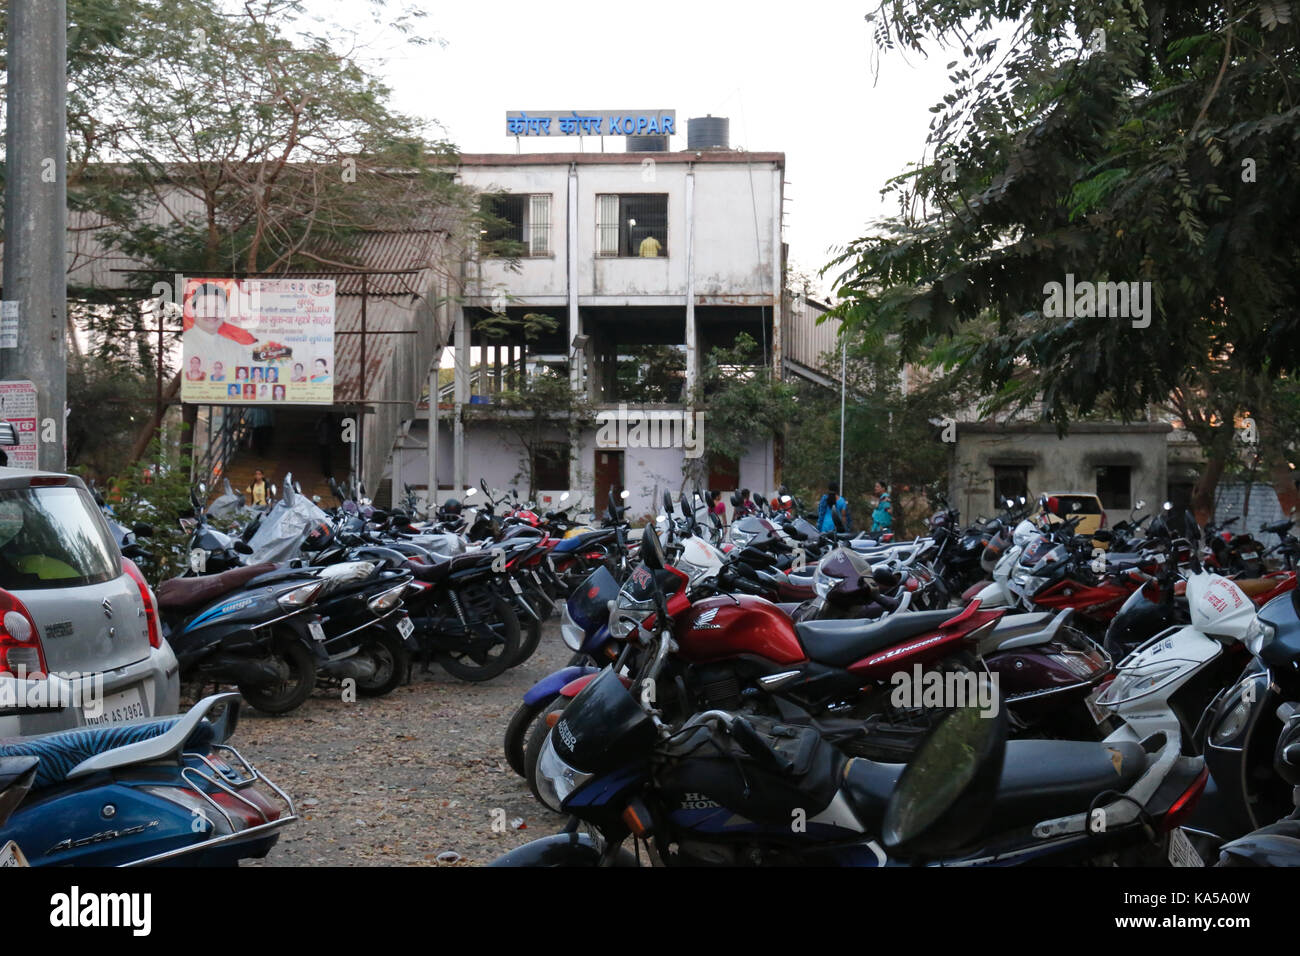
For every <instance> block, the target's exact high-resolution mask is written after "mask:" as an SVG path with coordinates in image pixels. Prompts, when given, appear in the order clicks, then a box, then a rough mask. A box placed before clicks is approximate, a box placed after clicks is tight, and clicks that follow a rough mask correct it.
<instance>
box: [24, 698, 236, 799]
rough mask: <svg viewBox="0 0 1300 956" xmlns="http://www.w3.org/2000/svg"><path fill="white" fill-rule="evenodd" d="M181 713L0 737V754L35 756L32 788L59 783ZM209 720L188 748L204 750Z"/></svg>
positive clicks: (161, 729) (164, 727)
mask: <svg viewBox="0 0 1300 956" xmlns="http://www.w3.org/2000/svg"><path fill="white" fill-rule="evenodd" d="M183 716H184V715H182V714H177V715H175V716H171V717H157V718H146V719H144V720H133V721H130V722H128V723H124V724H110V725H108V726H104V727H78V728H76V729H75V730H62V731H58V732H56V733H52V734H41V735H40V736H37V737H8V738H0V757H38V758H40V765H39V766H38V767H37V769H36V781H35V783H33V784H32V789H33V790H39V789H41V788H42V787H51V786H54V785H55V784H58V783H62V782H63V780H64V779H65V778H66V776H67V773H68V771H70V770H72V768H73V767H75V766H77V764H79V763H81V762H82V761H83V760H86V759H87V758H89V757H93V756H95V755H96V754H101V753H104V752H105V751H108V750H116V749H117V748H118V747H125V746H127V745H128V744H134V743H138V742H139V741H141V740H151V739H153V738H154V737H160V736H162V735H163V734H165V733H167V731H169V730H171V729H172V727H173V726H175V725H176V723H177V722H179V721H180V720H181V719H182V718H183ZM213 736H214V735H213V731H212V724H211V723H210V722H208V721H206V720H205V721H203V722H202V723H200V724H199V729H198V731H196V732H195V734H194V736H193V737H191V738H190V739H189V740H188V741H186V749H187V750H196V749H197V750H204V751H206V750H207V746H208V744H210V743H211V742H212V740H213Z"/></svg>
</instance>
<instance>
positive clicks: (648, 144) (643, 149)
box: [627, 135, 668, 153]
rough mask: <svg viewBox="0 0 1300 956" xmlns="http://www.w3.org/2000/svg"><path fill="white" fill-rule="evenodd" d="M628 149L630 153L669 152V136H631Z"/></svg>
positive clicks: (628, 139) (628, 140)
mask: <svg viewBox="0 0 1300 956" xmlns="http://www.w3.org/2000/svg"><path fill="white" fill-rule="evenodd" d="M627 151H628V152H629V153H666V152H668V137H667V136H665V135H659V136H645V135H642V136H629V137H628V138H627Z"/></svg>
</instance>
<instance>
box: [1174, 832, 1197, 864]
mask: <svg viewBox="0 0 1300 956" xmlns="http://www.w3.org/2000/svg"><path fill="white" fill-rule="evenodd" d="M1169 865H1170V866H1198V867H1199V866H1205V861H1204V860H1202V859H1201V855H1200V854H1199V853H1197V852H1196V847H1194V846H1192V841H1191V840H1189V839H1188V838H1187V834H1186V833H1184V832H1183V828H1182V827H1179V828H1178V829H1176V830H1174V831H1173V832H1172V833H1170V834H1169Z"/></svg>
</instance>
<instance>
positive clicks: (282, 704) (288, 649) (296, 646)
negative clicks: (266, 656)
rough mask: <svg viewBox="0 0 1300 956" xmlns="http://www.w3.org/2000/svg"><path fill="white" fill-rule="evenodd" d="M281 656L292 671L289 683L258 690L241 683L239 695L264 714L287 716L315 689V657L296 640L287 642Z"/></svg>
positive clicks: (282, 646)
mask: <svg viewBox="0 0 1300 956" xmlns="http://www.w3.org/2000/svg"><path fill="white" fill-rule="evenodd" d="M278 654H279V656H280V657H281V658H282V659H283V660H284V662H285V664H286V665H288V668H289V680H288V681H285V682H284V683H280V684H261V685H258V686H256V687H254V686H249V685H246V684H239V685H238V687H239V693H240V695H241V696H242V697H243V698H244V700H246V701H248V703H249V704H251V705H252V706H253V707H256V708H257V709H258V710H260V711H261V712H262V713H264V714H287V713H289V711H291V710H297V709H298V708H299V707H301V706H302V705H303V703H304V702H305V701H306V700H307V698H308V697H310V696H311V692H312V690H314V689H315V687H316V658H315V657H313V656H312V653H311V651H309V650H307V648H305V647H303V645H302V642H300V641H297V640H287V641H284V642H283V643H282V644H281V645H280V647H279V649H278Z"/></svg>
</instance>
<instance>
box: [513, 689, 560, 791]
mask: <svg viewBox="0 0 1300 956" xmlns="http://www.w3.org/2000/svg"><path fill="white" fill-rule="evenodd" d="M570 700H571V698H569V697H561V696H560V695H559V694H556V695H555V697H554V698H552V699H551V701H550V702H549V703H548V704H547V706H546V709H545V710H541V711H539V712H538V714H537V717H536V719H535V720H534V721H533V724H532V727H530V728H529V730H528V743H527V744H526V745H525V747H524V779H525V780H527V781H528V789H529V790H531V791H532V792H533V796H534V797H536V798H537V802H538V803H540V804H541V805H542V806H543V807H546V801H544V800H543V799H542V795H541V793H539V792H538V790H537V761H538V760H539V759H540V758H541V756H542V745H543V744H544V743H546V738H547V737H548V736H549V735H550V733H551V727H550V725H549V724H547V722H546V718H547V716H548V715H550V714H552V713H559V712H562V711H563V710H564V708H565V707H568V706H569V701H570ZM547 809H548V810H549V809H550V808H549V807H547Z"/></svg>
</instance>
